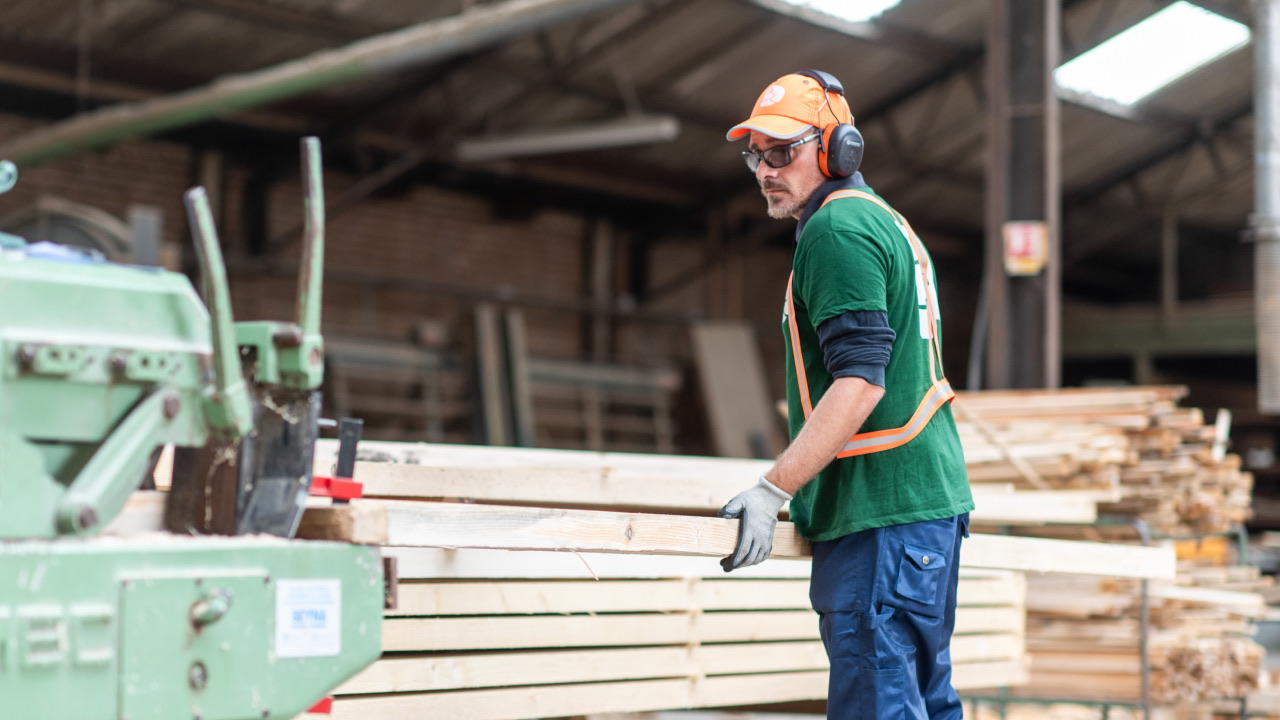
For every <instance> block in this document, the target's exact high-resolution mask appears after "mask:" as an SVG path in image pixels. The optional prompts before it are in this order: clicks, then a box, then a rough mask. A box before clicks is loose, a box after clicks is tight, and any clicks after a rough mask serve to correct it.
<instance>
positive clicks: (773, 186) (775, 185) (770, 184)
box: [760, 178, 788, 190]
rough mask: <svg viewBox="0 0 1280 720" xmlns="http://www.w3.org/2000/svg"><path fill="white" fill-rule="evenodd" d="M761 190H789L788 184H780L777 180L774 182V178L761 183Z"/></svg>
mask: <svg viewBox="0 0 1280 720" xmlns="http://www.w3.org/2000/svg"><path fill="white" fill-rule="evenodd" d="M760 189H761V190H786V189H788V188H787V184H786V183H783V182H778V181H777V180H774V179H772V178H765V179H764V180H762V181H760Z"/></svg>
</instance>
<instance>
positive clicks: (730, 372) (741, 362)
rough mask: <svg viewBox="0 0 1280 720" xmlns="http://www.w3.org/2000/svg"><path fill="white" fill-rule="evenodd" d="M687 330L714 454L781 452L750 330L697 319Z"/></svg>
mask: <svg viewBox="0 0 1280 720" xmlns="http://www.w3.org/2000/svg"><path fill="white" fill-rule="evenodd" d="M689 334H690V337H691V339H692V341H693V354H694V359H695V360H696V363H697V366H698V384H699V387H700V388H701V389H702V400H703V405H704V406H705V407H706V411H707V415H708V417H709V419H710V425H711V432H712V437H713V439H714V440H715V449H716V454H718V455H723V456H725V457H740V458H771V457H774V456H775V455H777V454H778V453H779V452H782V448H783V444H782V437H781V433H780V432H779V430H780V428H779V427H778V422H777V419H776V416H775V415H774V413H773V409H772V407H771V403H770V402H769V397H768V383H767V382H766V380H765V374H764V368H763V367H762V365H761V363H760V348H759V346H758V345H757V343H756V334H755V329H754V328H752V327H751V326H750V325H749V324H747V323H743V322H718V323H700V324H698V325H694V326H693V327H692V328H690V330H689Z"/></svg>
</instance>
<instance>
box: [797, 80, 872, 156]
mask: <svg viewBox="0 0 1280 720" xmlns="http://www.w3.org/2000/svg"><path fill="white" fill-rule="evenodd" d="M793 74H794V75H803V76H805V77H808V78H813V79H814V80H817V81H818V84H819V85H821V86H822V89H823V91H825V92H827V93H835V94H836V95H840V96H841V97H843V96H844V86H843V85H841V84H840V81H839V80H837V79H836V78H835V76H834V75H832V74H830V73H825V72H822V71H821V70H800V71H797V72H795V73H793ZM831 118H832V119H833V120H837V122H834V123H831V124H829V125H824V126H823V128H822V140H820V141H819V143H818V168H819V169H820V170H822V174H823V175H826V176H827V177H829V178H846V177H849V176H850V175H852V174H854V173H855V172H857V171H858V166H859V165H861V164H862V150H863V146H862V133H860V132H858V128H856V127H854V126H853V123H842V122H838V120H839V118H838V116H837V115H836V114H835V111H834V110H832V111H831Z"/></svg>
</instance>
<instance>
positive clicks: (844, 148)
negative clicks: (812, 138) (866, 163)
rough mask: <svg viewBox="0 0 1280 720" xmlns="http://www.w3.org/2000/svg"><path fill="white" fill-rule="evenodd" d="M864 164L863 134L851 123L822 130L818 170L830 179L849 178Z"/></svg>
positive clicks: (828, 126) (831, 125)
mask: <svg viewBox="0 0 1280 720" xmlns="http://www.w3.org/2000/svg"><path fill="white" fill-rule="evenodd" d="M861 164H862V133H860V132H858V128H856V127H854V126H853V125H851V124H849V123H838V124H837V123H832V124H830V125H827V126H826V127H824V128H822V140H820V141H819V144H818V169H819V170H821V171H822V174H823V175H826V176H827V177H829V178H847V177H849V176H850V175H852V174H854V173H855V172H857V171H858V166H859V165H861Z"/></svg>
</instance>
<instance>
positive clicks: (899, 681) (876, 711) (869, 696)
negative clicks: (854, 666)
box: [839, 666, 907, 720]
mask: <svg viewBox="0 0 1280 720" xmlns="http://www.w3.org/2000/svg"><path fill="white" fill-rule="evenodd" d="M905 675H906V673H905V669H904V668H903V667H901V666H899V667H895V668H883V669H881V668H859V669H858V673H857V676H856V678H855V680H854V682H853V687H854V694H855V697H856V698H857V700H856V701H855V703H854V708H853V712H852V713H851V716H852V718H853V720H905V718H906V717H907V703H906V698H905V697H904V695H903V693H904V690H905V688H904V686H905V684H906V679H905ZM839 717H850V715H840V716H839Z"/></svg>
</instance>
